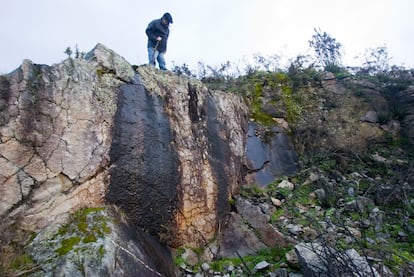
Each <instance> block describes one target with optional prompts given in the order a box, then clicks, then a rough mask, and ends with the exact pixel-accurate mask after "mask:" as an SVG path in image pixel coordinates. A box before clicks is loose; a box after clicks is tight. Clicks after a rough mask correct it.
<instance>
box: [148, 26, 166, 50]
mask: <svg viewBox="0 0 414 277" xmlns="http://www.w3.org/2000/svg"><path fill="white" fill-rule="evenodd" d="M145 33H146V34H147V36H148V48H149V47H151V48H154V47H155V45H156V43H157V37H162V40H161V41H160V42H159V43H158V46H157V50H158V51H159V52H161V53H165V52H166V51H167V40H168V36H169V34H170V29H169V28H168V26H165V25H164V24H162V19H155V20H153V21H151V22H150V24H149V25H148V27H147V29H146V30H145Z"/></svg>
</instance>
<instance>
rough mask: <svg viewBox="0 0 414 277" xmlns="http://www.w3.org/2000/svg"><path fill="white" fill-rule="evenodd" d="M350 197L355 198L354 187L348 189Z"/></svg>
mask: <svg viewBox="0 0 414 277" xmlns="http://www.w3.org/2000/svg"><path fill="white" fill-rule="evenodd" d="M348 196H349V197H355V189H354V188H353V187H350V188H349V189H348Z"/></svg>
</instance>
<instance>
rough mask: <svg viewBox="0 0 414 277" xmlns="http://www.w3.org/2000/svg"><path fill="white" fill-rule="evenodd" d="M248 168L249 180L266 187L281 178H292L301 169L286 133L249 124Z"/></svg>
mask: <svg viewBox="0 0 414 277" xmlns="http://www.w3.org/2000/svg"><path fill="white" fill-rule="evenodd" d="M246 166H247V168H248V169H249V172H250V174H249V176H248V180H249V181H250V182H251V183H256V184H258V185H260V186H266V185H268V184H269V183H271V182H273V181H274V180H275V179H277V178H278V177H280V176H286V175H287V176H290V175H293V174H295V173H296V172H297V171H298V169H299V162H298V156H297V154H296V152H295V149H294V148H293V144H292V142H291V141H290V139H289V138H288V136H287V135H286V134H285V131H284V130H282V129H280V128H277V127H274V128H272V129H271V130H266V129H265V128H263V127H261V126H259V125H258V124H257V123H254V122H250V123H249V131H248V134H247V141H246Z"/></svg>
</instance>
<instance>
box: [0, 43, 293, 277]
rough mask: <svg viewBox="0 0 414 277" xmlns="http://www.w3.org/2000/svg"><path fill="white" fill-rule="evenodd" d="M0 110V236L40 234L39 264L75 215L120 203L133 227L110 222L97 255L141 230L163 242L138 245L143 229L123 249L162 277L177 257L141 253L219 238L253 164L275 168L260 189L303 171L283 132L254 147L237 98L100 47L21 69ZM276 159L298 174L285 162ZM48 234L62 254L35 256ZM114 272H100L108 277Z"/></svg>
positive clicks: (0, 90) (67, 262)
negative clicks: (137, 64)
mask: <svg viewBox="0 0 414 277" xmlns="http://www.w3.org/2000/svg"><path fill="white" fill-rule="evenodd" d="M0 108H1V111H0V222H1V227H0V231H1V235H0V239H1V243H2V244H4V245H6V244H8V242H10V241H13V240H16V241H17V240H19V239H17V234H20V233H21V232H23V233H26V234H30V233H32V232H34V233H36V234H37V236H36V237H35V239H34V240H33V241H32V242H31V247H29V248H27V249H31V250H30V251H31V252H32V254H33V255H34V257H35V259H36V262H37V263H43V262H42V257H43V258H44V257H46V256H47V257H49V256H50V257H52V256H53V255H55V254H56V251H57V249H62V247H64V246H65V244H67V243H68V242H67V240H68V239H73V237H71V238H66V237H61V238H60V239H59V238H58V237H59V236H60V235H61V232H60V231H59V230H60V229H59V228H61V227H62V226H67V224H71V223H70V222H71V220H72V219H71V214H73V213H75V212H77V211H79V210H82V209H85V208H97V207H109V206H115V207H116V208H115V210H116V211H118V213H121V214H123V215H124V216H125V218H126V222H127V223H125V224H126V225H125V226H128V227H125V226H124V227H122V226H121V225H120V224H115V223H114V222H116V221H113V220H110V222H111V224H112V225H111V226H112V227H111V230H113V232H108V233H105V234H104V237H103V238H102V241H105V243H103V244H101V245H98V246H96V245H95V246H96V247H98V248H99V247H104V248H105V249H106V251H108V255H118V254H117V253H118V252H117V250H116V251H113V249H112V248H110V247H109V246H108V245H109V244H110V243H109V244H108V242H110V241H118V242H119V245H121V244H122V243H121V242H122V241H123V240H130V239H131V238H130V236H129V235H128V234H130V233H131V232H138V231H139V230H140V231H144V232H145V233H146V234H150V235H152V236H153V237H155V238H156V239H157V240H154V241H151V243H150V244H148V245H152V246H148V245H147V246H145V245H137V244H136V243H138V244H139V242H140V241H147V242H148V239H145V236H144V235H142V236H141V235H139V232H138V233H136V234H135V235H134V240H137V241H135V242H134V243H131V245H130V246H131V247H130V248H125V249H127V250H128V251H130V252H131V253H135V254H134V255H141V256H140V257H141V258H142V260H148V261H149V263H150V260H151V257H152V258H153V259H154V260H153V261H152V262H154V264H153V268H154V271H155V272H161V271H162V267H163V266H162V264H163V263H166V259H167V260H168V259H170V258H171V257H169V258H168V254H167V255H166V254H165V253H163V251H164V250H159V251H158V250H155V251H154V252H151V251H149V252H148V251H145V249H147V248H148V249H149V248H151V247H152V248H154V249H159V248H160V247H161V245H160V244H159V242H161V243H163V244H164V245H168V246H170V247H173V248H175V247H178V246H182V245H183V246H188V247H198V246H205V245H206V244H207V243H208V242H209V241H211V240H213V239H214V238H215V237H216V236H217V234H218V232H219V228H220V226H221V225H223V224H225V223H226V221H225V220H227V215H228V214H229V212H230V208H231V207H230V204H229V203H230V201H229V199H232V198H233V196H234V195H235V194H237V190H238V189H239V188H240V187H241V186H242V185H245V184H246V183H248V182H250V181H249V180H250V179H251V178H253V179H254V178H255V177H254V176H256V175H255V174H253V175H252V174H251V173H252V171H255V172H257V171H260V168H253V167H254V162H255V161H254V160H252V157H254V158H255V159H258V160H263V161H264V163H267V160H270V162H271V166H270V167H268V170H271V172H270V175H269V174H268V176H267V175H266V181H265V183H263V184H262V185H266V183H269V182H272V180H273V179H276V178H277V177H278V175H279V174H280V175H287V174H290V173H292V171H295V170H296V169H297V168H296V165H295V162H296V159H297V157H296V154H295V153H294V150H293V147H292V144H291V143H290V142H289V141H287V140H288V139H287V136H284V135H283V134H282V133H281V132H279V131H277V134H276V136H275V137H274V139H272V140H270V144H268V143H269V141H264V140H263V141H260V140H261V139H262V138H257V137H255V142H256V144H257V145H259V144H260V147H256V148H249V147H250V146H249V145H250V144H249V143H247V140H248V135H247V133H248V132H249V108H248V106H247V104H246V103H245V101H244V100H243V98H242V97H241V96H239V95H237V94H232V93H226V92H223V91H218V90H209V89H208V88H207V87H205V86H204V85H203V84H202V83H201V82H199V81H198V80H196V79H191V78H187V77H183V76H177V75H175V74H172V73H171V72H162V71H159V70H157V69H155V68H153V67H151V66H140V67H138V68H137V69H136V70H134V69H133V68H132V66H131V65H130V64H129V63H128V62H127V61H126V60H125V59H124V58H122V57H121V56H119V55H118V54H116V53H115V52H114V51H112V50H110V49H108V48H106V47H105V46H104V45H102V44H98V45H97V46H96V47H95V48H94V49H93V50H92V51H90V52H89V53H87V54H86V55H85V57H84V58H79V59H78V58H76V59H72V58H68V59H67V60H65V61H63V62H62V63H59V64H55V65H52V66H47V65H38V64H34V63H33V62H31V61H29V60H25V61H24V62H23V64H22V65H21V66H20V67H19V68H17V69H16V70H15V71H13V72H11V73H10V74H7V75H2V76H0ZM251 126H252V125H251ZM255 126H256V125H255ZM255 128H260V127H259V126H256V127H255ZM250 129H251V128H250ZM286 141H287V142H286ZM281 142H283V143H286V145H288V149H287V150H286V149H285V147H281V144H280V143H281ZM274 145H277V146H278V149H279V150H280V151H281V152H280V151H279V150H276V151H275V150H274V149H272V152H271V153H270V156H269V154H268V153H265V152H266V149H271V148H272V147H273V146H274ZM257 149H259V150H257ZM263 149H265V150H263ZM257 151H259V152H257ZM277 151H279V154H278V153H277ZM286 151H287V152H286ZM247 153H248V155H247ZM286 153H287V154H288V156H286V155H285V154H286ZM260 155H264V157H260ZM278 156H283V157H285V156H286V157H287V159H288V160H289V162H292V161H293V162H292V164H293V166H290V165H286V164H285V162H282V163H278V161H277V157H278ZM252 164H253V167H252ZM250 167H252V168H250ZM287 171H289V172H287ZM247 175H250V176H253V177H250V179H249V178H248V177H247ZM237 217H238V216H237V215H236V216H235V218H237ZM65 224H66V225H65ZM125 228H126V229H125ZM50 230H52V231H50ZM51 232H52V233H51ZM53 232H54V233H53ZM142 234H143V233H142ZM275 234H277V233H275ZM50 235H52V238H53V240H54V241H55V243H56V245H55V250H56V251H55V252H53V251H52V252H50V251H49V252H48V254H47V255H46V256H44V255H43V254H42V253H43V252H42V250H40V249H42V247H43V246H44V245H43V244H44V243H46V242H47V241H48V240H49V239H50V237H48V236H50ZM58 235H59V236H58ZM86 235H87V236H88V234H86ZM89 235H90V234H89ZM27 237H29V236H28V235H27V236H26V238H27ZM75 237H79V234H77V235H76V236H75ZM83 239H84V238H81V237H79V240H83ZM89 239H90V237H89ZM86 240H88V239H86ZM252 241H253V242H254V241H255V239H254V238H252ZM72 242H73V241H72ZM75 242H76V245H77V244H78V241H75ZM253 242H252V245H253V244H254V243H253ZM20 243H21V244H24V243H25V241H23V240H20ZM268 243H269V242H268ZM256 244H259V245H261V243H260V242H257V243H256ZM42 245H43V246H42ZM88 246H90V245H88ZM95 246H93V247H95ZM82 247H83V246H82ZM93 247H92V248H91V249H92V250H93V249H94V248H93ZM96 247H95V248H96ZM142 247H144V248H145V249H144V248H142ZM249 247H250V246H249ZM255 247H256V246H254V247H253V248H252V249H255ZM46 248H47V247H46ZM98 248H97V249H98ZM161 248H162V247H161ZM161 248H160V249H161ZM82 249H83V248H82ZM85 249H86V248H85ZM134 249H135V250H134ZM49 250H50V249H49ZM89 250H90V249H89ZM89 250H88V249H86V250H85V251H89ZM95 250H96V249H95ZM98 250H99V249H98ZM39 251H40V252H42V253H40V252H39ZM45 251H46V250H45ZM134 251H135V252H134ZM229 251H231V249H230V250H229ZM249 251H250V250H249ZM249 251H248V252H249ZM38 252H39V253H40V254H39V253H38ZM46 252H47V251H46ZM46 252H45V253H46ZM124 252H125V253H127V251H124ZM167 252H168V251H167ZM36 253H37V254H36ZM54 253H55V254H54ZM85 253H86V252H85ZM105 253H106V252H105ZM111 253H112V254H111ZM139 253H141V254H139ZM61 254H62V253H61ZM42 255H43V256H42ZM48 255H49V256H48ZM145 255H150V256H149V257H146V256H145ZM124 256H125V257H123V258H120V260H119V261H118V262H119V263H120V264H124V265H125V270H127V268H128V267H130V266H132V267H134V262H136V260H135V261H129V260H128V259H130V258H131V257H130V256H131V255H130V254H128V253H127V254H126V255H124ZM47 257H46V258H45V259H46V260H47V259H48V258H47ZM50 257H49V258H50ZM53 257H55V256H53ZM108 257H109V256H108ZM119 257H120V256H119ZM119 257H118V258H119ZM128 257H129V258H128ZM160 257H164V258H160ZM165 257H167V258H165ZM55 258H56V261H59V262H58V263H59V264H61V265H62V270H69V271H65V272H72V273H73V274H74V276H75V275H76V274H78V273H79V272H77V271H76V270H77V269H76V268H75V269H74V268H73V265H74V262H73V260H71V258H70V253H63V256H62V257H55ZM95 258H96V257H92V256H91V259H89V260H88V259H87V260H85V261H83V262H82V261H77V262H76V263H81V264H82V263H83V265H82V266H81V267H84V268H90V269H91V268H92V269H93V270H95V269H96V270H98V269H97V268H95V267H94V266H89V265H91V264H94V263H97V262H96V260H94V259H95ZM108 259H113V256H111V258H108ZM132 260H134V259H132ZM169 262H171V260H169ZM167 263H168V262H167ZM171 264H172V262H171ZM159 265H160V267H158V266H159ZM65 268H66V269H65ZM108 268H109V267H105V268H104V267H102V268H101V269H99V270H98V271H100V272H102V274H103V276H105V274H106V275H108V274H109V273H108V272H110V271H111V270H110V269H108ZM92 269H91V270H92ZM42 270H43V271H50V270H48V269H47V268H46V267H44V268H43V269H42ZM74 270H75V271H76V272H75V271H74ZM160 270H161V271H160ZM53 272H55V273H56V274H58V271H53ZM72 273H70V274H72ZM68 274H69V273H68ZM79 274H80V273H79ZM131 274H132V275H133V273H131ZM166 274H167V275H168V274H170V273H166Z"/></svg>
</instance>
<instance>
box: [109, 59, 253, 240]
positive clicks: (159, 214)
mask: <svg viewBox="0 0 414 277" xmlns="http://www.w3.org/2000/svg"><path fill="white" fill-rule="evenodd" d="M246 115H247V107H246V105H244V104H243V101H242V99H241V98H240V97H238V96H236V95H234V94H226V93H221V92H211V91H208V90H207V89H206V88H205V87H204V86H203V85H202V84H201V83H199V82H198V81H195V80H189V79H188V78H183V77H181V78H180V77H177V76H173V75H172V74H170V73H161V72H160V73H158V74H154V69H153V68H151V67H141V68H138V71H137V79H136V80H135V83H133V84H126V85H124V86H122V87H121V91H120V94H119V101H118V109H117V113H116V116H115V121H114V128H113V131H114V133H113V134H114V137H113V144H112V147H111V151H110V158H111V161H113V167H112V168H111V171H110V172H111V174H110V175H111V181H110V184H109V191H108V195H107V200H108V201H109V202H111V203H114V204H116V205H118V206H120V207H122V208H123V210H125V211H126V212H127V214H128V216H129V217H130V219H131V220H132V222H134V224H136V225H137V226H140V227H143V228H144V229H146V230H148V231H149V232H150V233H152V234H155V235H158V236H159V237H161V238H162V239H163V240H165V241H166V242H167V243H169V244H171V245H174V246H178V245H182V244H189V245H194V246H197V245H202V244H205V243H206V242H207V241H209V240H211V239H212V238H213V237H214V235H215V233H216V231H217V228H218V225H219V221H220V215H223V214H225V213H226V212H227V211H228V210H229V205H228V197H230V195H231V193H232V192H233V190H234V189H235V188H236V187H237V186H238V185H239V184H240V183H241V182H242V180H243V168H242V160H243V156H244V141H245V132H246V124H247V119H246Z"/></svg>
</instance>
